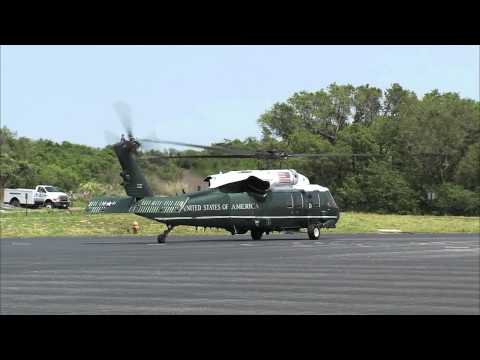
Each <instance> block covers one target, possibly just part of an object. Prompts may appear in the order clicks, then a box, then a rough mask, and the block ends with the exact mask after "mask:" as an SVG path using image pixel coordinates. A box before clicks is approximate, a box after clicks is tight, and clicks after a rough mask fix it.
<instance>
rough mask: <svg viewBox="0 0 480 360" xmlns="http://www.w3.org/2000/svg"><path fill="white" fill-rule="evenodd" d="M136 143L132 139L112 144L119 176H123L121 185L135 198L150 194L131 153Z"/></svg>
mask: <svg viewBox="0 0 480 360" xmlns="http://www.w3.org/2000/svg"><path fill="white" fill-rule="evenodd" d="M137 147H138V143H136V142H135V141H134V140H129V141H125V140H124V141H121V142H119V143H117V144H115V145H113V150H114V151H115V154H117V157H118V160H119V161H120V165H121V166H122V172H121V173H120V176H121V177H122V178H123V183H122V185H123V187H124V188H125V191H126V192H127V195H128V196H132V197H135V198H136V199H137V200H139V199H141V198H144V197H146V196H152V195H153V194H152V191H151V190H150V186H149V185H148V183H147V180H145V176H144V175H143V172H142V170H140V168H139V167H138V164H137V162H136V161H135V159H134V157H133V155H132V153H134V152H135V151H136V149H137Z"/></svg>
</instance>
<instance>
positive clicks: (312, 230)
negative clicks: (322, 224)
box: [308, 225, 320, 240]
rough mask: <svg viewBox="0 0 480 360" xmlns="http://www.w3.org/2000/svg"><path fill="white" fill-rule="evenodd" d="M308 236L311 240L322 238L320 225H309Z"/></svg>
mask: <svg viewBox="0 0 480 360" xmlns="http://www.w3.org/2000/svg"><path fill="white" fill-rule="evenodd" d="M308 237H309V239H310V240H318V239H319V238H320V228H319V227H318V225H309V226H308Z"/></svg>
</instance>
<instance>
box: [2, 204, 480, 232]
mask: <svg viewBox="0 0 480 360" xmlns="http://www.w3.org/2000/svg"><path fill="white" fill-rule="evenodd" d="M134 221H137V222H138V224H139V225H140V232H139V234H140V235H157V234H159V233H161V232H162V231H163V230H165V226H164V225H163V224H160V223H157V222H155V221H151V220H148V219H144V218H142V217H140V216H136V215H133V214H106V215H105V214H103V215H98V214H96V215H90V214H86V213H85V212H84V211H83V209H80V208H77V209H73V210H71V211H65V210H58V209H55V210H47V209H37V210H28V215H27V216H25V209H23V210H8V211H5V212H2V213H0V235H1V237H34V236H80V235H128V234H132V233H131V225H132V223H133V222H134ZM378 229H397V230H400V231H403V232H432V233H442V232H470V233H474V232H480V218H479V217H463V216H415V215H379V214H367V213H342V214H341V217H340V221H339V222H338V224H337V228H336V229H328V230H324V231H328V232H332V233H375V232H378ZM322 231H323V230H322ZM203 233H204V232H203V228H199V230H198V232H197V231H196V230H195V228H194V227H188V226H179V227H176V228H175V229H174V230H173V232H172V234H175V235H195V234H203ZM205 234H209V235H210V234H218V235H220V234H229V233H228V232H226V231H224V230H217V229H207V230H206V232H205Z"/></svg>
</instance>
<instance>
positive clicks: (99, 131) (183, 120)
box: [0, 45, 480, 147]
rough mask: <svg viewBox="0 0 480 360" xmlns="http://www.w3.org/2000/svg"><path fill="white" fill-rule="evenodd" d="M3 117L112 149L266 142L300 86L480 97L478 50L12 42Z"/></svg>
mask: <svg viewBox="0 0 480 360" xmlns="http://www.w3.org/2000/svg"><path fill="white" fill-rule="evenodd" d="M0 52H1V53H0V61H1V79H0V85H1V87H0V90H1V94H0V100H1V103H0V105H1V109H0V117H1V118H0V120H1V126H7V127H8V128H9V129H10V130H13V131H15V132H17V135H18V136H26V137H29V138H33V139H39V138H44V139H51V140H53V141H57V142H62V141H69V142H73V143H77V144H85V145H90V146H95V147H103V146H105V145H106V144H107V140H108V139H106V138H105V130H108V131H109V132H111V133H114V134H118V137H119V136H120V134H121V133H123V132H124V130H123V129H122V125H121V123H120V120H119V118H118V115H117V114H116V112H115V111H114V107H113V105H114V103H116V102H118V101H122V102H125V103H127V104H129V105H130V107H131V112H132V117H133V122H134V124H133V125H134V129H133V130H134V133H135V135H136V136H137V137H139V138H141V137H149V136H153V135H155V136H157V137H158V138H161V139H166V140H172V141H181V142H189V143H197V144H210V143H212V142H219V141H223V140H224V139H235V138H239V139H245V138H246V137H249V136H253V137H257V138H259V137H260V136H261V131H260V128H259V126H258V124H257V120H258V118H259V117H260V115H261V114H263V113H264V112H266V111H268V110H269V109H270V108H271V106H272V105H273V104H274V103H276V102H283V101H285V100H287V99H288V98H289V97H290V96H291V95H293V94H294V93H295V92H298V91H317V90H320V89H323V88H326V87H327V86H328V85H330V84H331V83H333V82H336V83H337V84H342V85H343V84H352V85H354V86H358V85H363V84H370V85H371V86H376V87H379V88H380V89H382V90H385V89H387V88H388V87H390V85H391V84H393V83H399V84H400V85H401V86H402V87H404V88H406V89H409V90H413V91H414V92H415V93H416V94H417V95H418V96H420V97H421V96H423V95H424V94H425V93H427V92H430V91H431V90H433V89H438V90H439V91H440V92H457V93H459V94H460V96H462V97H465V98H470V99H475V100H477V101H478V100H479V86H480V85H479V76H480V75H479V66H480V65H479V61H480V60H479V46H385V45H381V46H380V45H379V46H363V45H358V46H266V45H265V46H263V45H256V46H203V45H195V46H138V45H136V46H112V45H97V46H60V45H57V46H41V45H36V46H3V45H2V46H1V47H0Z"/></svg>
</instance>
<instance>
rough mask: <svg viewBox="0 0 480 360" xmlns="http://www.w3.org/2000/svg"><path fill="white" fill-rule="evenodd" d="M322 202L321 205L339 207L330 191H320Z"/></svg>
mask: <svg viewBox="0 0 480 360" xmlns="http://www.w3.org/2000/svg"><path fill="white" fill-rule="evenodd" d="M320 203H321V206H328V207H333V208H338V206H337V203H336V202H335V200H334V199H333V196H332V194H330V191H322V192H320Z"/></svg>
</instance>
